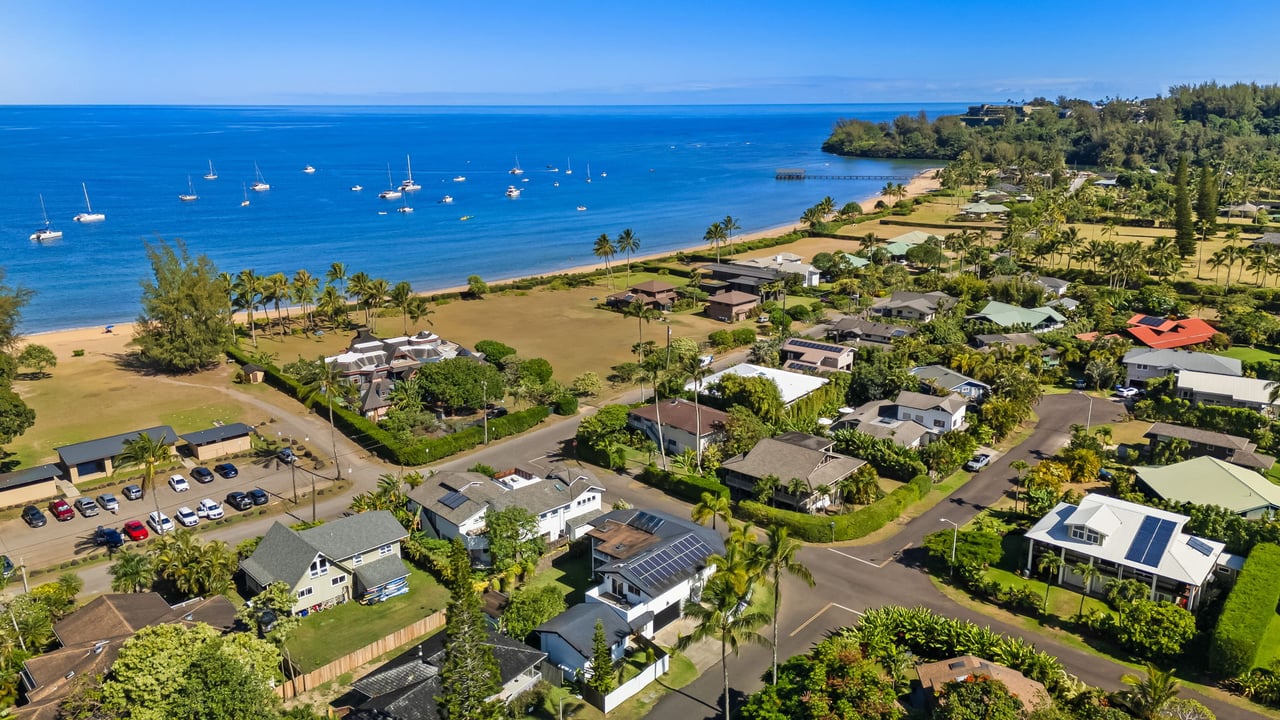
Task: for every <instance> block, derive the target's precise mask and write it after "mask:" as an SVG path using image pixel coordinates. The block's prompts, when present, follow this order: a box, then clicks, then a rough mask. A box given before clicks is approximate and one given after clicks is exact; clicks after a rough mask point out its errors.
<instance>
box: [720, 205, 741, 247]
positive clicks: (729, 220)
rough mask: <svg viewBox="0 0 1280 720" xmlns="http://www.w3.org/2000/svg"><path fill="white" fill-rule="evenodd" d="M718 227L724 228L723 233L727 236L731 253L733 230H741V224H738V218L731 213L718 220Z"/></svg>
mask: <svg viewBox="0 0 1280 720" xmlns="http://www.w3.org/2000/svg"><path fill="white" fill-rule="evenodd" d="M720 227H722V228H724V232H725V235H726V236H727V240H728V242H729V254H730V255H732V254H733V231H734V230H741V229H742V226H741V225H739V224H738V218H736V217H734V216H732V215H725V216H724V219H723V220H721V221H720Z"/></svg>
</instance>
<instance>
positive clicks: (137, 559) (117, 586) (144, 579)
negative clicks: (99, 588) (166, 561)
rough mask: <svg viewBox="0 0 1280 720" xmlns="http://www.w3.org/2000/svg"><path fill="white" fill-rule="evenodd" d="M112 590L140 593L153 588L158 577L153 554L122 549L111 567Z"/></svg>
mask: <svg viewBox="0 0 1280 720" xmlns="http://www.w3.org/2000/svg"><path fill="white" fill-rule="evenodd" d="M108 572H109V573H110V574H111V591H112V592H118V593H140V592H143V591H145V590H149V589H151V584H152V583H154V582H155V579H156V569H155V565H154V563H152V561H151V556H150V555H148V554H146V553H140V552H134V551H132V550H122V551H121V552H120V554H118V555H116V561H115V562H114V563H112V565H111V569H110V570H108Z"/></svg>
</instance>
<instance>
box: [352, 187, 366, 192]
mask: <svg viewBox="0 0 1280 720" xmlns="http://www.w3.org/2000/svg"><path fill="white" fill-rule="evenodd" d="M363 189H364V186H363V185H352V186H351V192H360V191H361V190H363Z"/></svg>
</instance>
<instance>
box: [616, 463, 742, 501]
mask: <svg viewBox="0 0 1280 720" xmlns="http://www.w3.org/2000/svg"><path fill="white" fill-rule="evenodd" d="M636 477H637V479H639V480H640V482H642V483H644V484H646V485H650V486H652V487H655V488H658V489H659V490H662V491H663V492H665V493H668V494H670V495H674V496H676V497H678V498H680V499H681V500H685V501H687V502H694V503H696V502H699V501H701V500H702V493H704V492H709V493H711V494H713V495H719V496H720V497H725V498H727V497H729V488H728V487H725V486H724V485H722V484H721V483H718V482H716V481H714V480H708V479H707V478H704V477H702V476H700V475H677V474H675V473H673V472H669V471H667V470H659V469H658V468H657V467H656V466H654V465H648V466H646V467H645V469H644V470H641V471H640V474H639V475H637V476H636Z"/></svg>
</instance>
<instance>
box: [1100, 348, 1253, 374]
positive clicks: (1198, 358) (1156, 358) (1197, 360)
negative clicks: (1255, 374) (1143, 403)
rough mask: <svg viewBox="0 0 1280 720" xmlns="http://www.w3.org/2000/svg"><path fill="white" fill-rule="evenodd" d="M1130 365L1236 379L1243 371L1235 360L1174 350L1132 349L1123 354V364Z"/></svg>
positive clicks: (1239, 363)
mask: <svg viewBox="0 0 1280 720" xmlns="http://www.w3.org/2000/svg"><path fill="white" fill-rule="evenodd" d="M1130 363H1141V364H1143V365H1151V366H1154V367H1157V368H1162V369H1165V370H1194V371H1196V372H1206V373H1213V374H1215V375H1234V376H1236V377H1239V376H1240V375H1241V374H1243V371H1244V368H1243V366H1242V364H1241V362H1240V361H1239V360H1237V359H1235V358H1229V357H1226V356H1225V355H1214V354H1212V353H1202V352H1193V351H1191V350H1177V349H1174V348H1164V349H1153V348H1145V347H1142V348H1133V349H1132V350H1130V351H1129V352H1127V353H1125V354H1124V364H1126V365H1128V364H1130Z"/></svg>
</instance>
